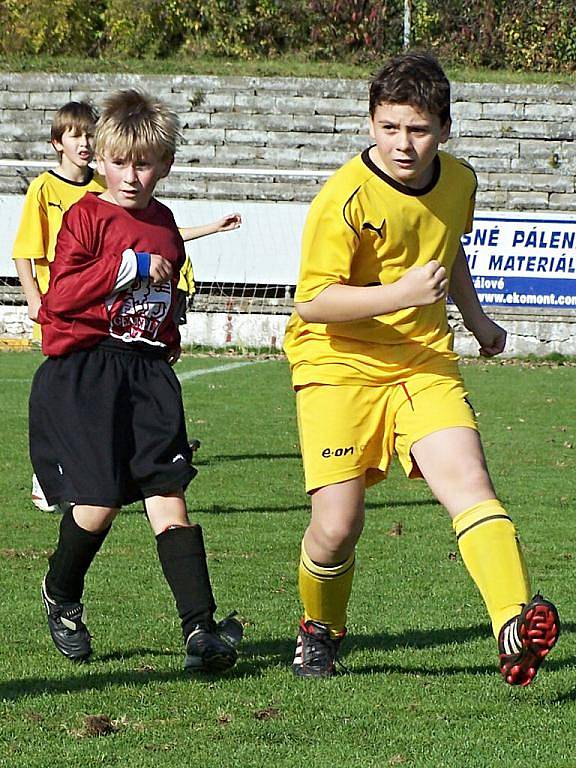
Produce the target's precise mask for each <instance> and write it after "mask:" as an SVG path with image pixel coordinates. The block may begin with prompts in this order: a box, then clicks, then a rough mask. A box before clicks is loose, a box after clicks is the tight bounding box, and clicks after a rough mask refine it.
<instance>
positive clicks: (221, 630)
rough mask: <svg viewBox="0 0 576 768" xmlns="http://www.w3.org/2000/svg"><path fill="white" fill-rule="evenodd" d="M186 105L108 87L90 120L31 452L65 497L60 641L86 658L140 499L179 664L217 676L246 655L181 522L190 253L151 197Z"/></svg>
mask: <svg viewBox="0 0 576 768" xmlns="http://www.w3.org/2000/svg"><path fill="white" fill-rule="evenodd" d="M179 135H180V131H179V124H178V118H177V116H176V115H175V114H174V113H173V112H172V111H170V110H169V109H168V108H167V107H166V105H165V104H163V103H161V102H156V101H154V100H152V99H151V98H150V97H148V96H146V95H144V94H142V93H139V92H138V91H120V92H118V93H116V94H114V95H113V96H111V97H110V98H109V99H107V101H106V102H105V104H104V109H103V112H102V114H101V117H100V119H99V121H98V124H97V129H96V137H95V143H96V155H97V164H98V171H99V172H100V173H101V174H102V175H103V176H104V177H105V178H106V185H107V189H106V191H105V192H103V193H102V194H100V195H98V194H92V193H89V194H87V195H85V197H84V198H83V199H82V200H81V201H80V202H78V203H77V204H76V205H74V206H73V207H72V208H71V209H70V210H69V211H68V212H67V213H66V215H65V216H64V220H63V223H62V227H61V229H60V233H59V236H58V243H57V248H56V258H55V260H54V262H53V264H52V266H51V270H50V286H49V289H48V292H47V293H46V294H45V296H43V297H42V305H41V307H40V310H39V312H38V320H39V322H40V324H41V326H42V349H43V352H44V353H45V354H46V355H47V356H48V359H47V360H45V361H44V363H43V364H42V365H41V366H40V368H39V369H38V371H37V373H36V375H35V377H34V381H33V384H32V391H31V395H30V454H31V458H32V464H33V466H34V470H35V472H36V474H37V476H38V479H39V481H40V483H41V485H42V487H43V489H44V491H45V493H46V497H47V499H48V502H49V503H51V504H55V503H62V502H65V501H70V502H72V503H73V505H74V506H73V507H72V509H70V510H68V511H66V512H65V513H64V515H63V518H62V521H61V525H60V536H59V540H58V546H57V548H56V550H55V552H54V554H53V555H52V556H51V557H50V561H49V570H48V573H47V575H46V578H45V579H44V582H43V584H42V598H43V601H44V605H45V608H46V611H47V615H48V625H49V629H50V633H51V636H52V640H53V641H54V644H55V645H56V647H57V649H58V650H59V651H60V652H61V653H62V654H63V655H65V656H66V657H67V658H69V659H72V660H76V661H83V660H85V659H87V658H88V657H89V656H90V654H91V652H92V647H91V638H90V634H89V632H88V629H87V628H86V625H85V624H84V620H83V605H82V602H81V599H82V594H83V590H84V578H85V575H86V573H87V571H88V568H89V567H90V564H91V563H92V561H93V559H94V557H95V556H96V554H97V552H98V550H99V549H100V547H101V546H102V544H103V542H104V539H105V538H106V535H107V534H108V532H109V530H110V527H111V524H112V522H113V520H114V518H115V517H116V515H117V514H118V512H119V510H120V508H121V507H122V506H123V505H124V504H128V503H131V502H133V501H136V500H139V499H142V500H143V501H144V505H145V509H146V514H147V516H148V519H149V522H150V525H151V527H152V530H153V532H154V534H155V536H156V542H157V548H158V555H159V559H160V563H161V566H162V569H163V572H164V575H165V577H166V580H167V581H168V584H169V586H170V588H171V590H172V592H173V595H174V598H175V601H176V606H177V609H178V613H179V616H180V619H181V623H182V629H183V633H184V642H185V646H186V658H185V662H184V664H185V668H186V669H188V670H191V671H193V670H201V671H206V672H220V671H224V670H226V669H229V668H230V667H232V666H233V665H234V663H235V662H236V658H237V651H236V648H235V643H234V642H231V638H230V634H231V632H230V626H229V621H227V620H224V622H220V623H219V624H216V623H215V621H214V618H213V617H214V612H215V608H216V606H215V602H214V597H213V594H212V588H211V584H210V578H209V574H208V568H207V563H206V553H205V549H204V543H203V539H202V531H201V529H200V527H199V526H198V525H191V524H190V522H189V520H188V514H187V510H186V502H185V498H184V489H185V487H186V486H187V485H188V483H189V482H190V480H191V479H192V478H193V477H194V475H195V474H196V471H195V469H194V468H193V467H192V466H191V464H190V449H189V445H188V440H187V436H186V429H185V421H184V414H183V408H182V397H181V391H180V386H179V383H178V380H177V379H176V376H175V375H174V372H173V370H172V368H171V365H170V363H171V362H174V361H175V360H177V358H178V355H179V352H180V349H179V343H180V338H179V332H178V327H177V324H176V322H175V320H174V316H173V309H174V302H175V296H176V286H177V283H178V276H179V271H180V268H181V266H182V264H183V263H184V259H185V252H184V245H183V241H182V237H181V235H180V233H179V231H178V228H177V226H176V224H175V222H174V218H173V216H172V214H171V212H170V211H169V209H168V208H167V207H166V206H164V205H162V204H161V203H159V202H158V201H157V200H155V199H154V197H153V194H154V189H155V186H156V184H157V182H158V181H159V180H160V179H161V178H163V177H165V176H166V175H167V174H168V173H169V171H170V167H171V165H172V162H173V159H174V153H175V150H176V143H177V140H178V138H179Z"/></svg>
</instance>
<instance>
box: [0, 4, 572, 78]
mask: <svg viewBox="0 0 576 768" xmlns="http://www.w3.org/2000/svg"><path fill="white" fill-rule="evenodd" d="M404 5H405V2H404V0H51V2H50V3H47V2H46V1H45V0H0V23H1V24H2V29H3V35H2V38H1V40H0V52H1V53H2V54H4V55H10V54H15V53H16V54H20V55H36V54H49V55H58V56H64V55H74V56H88V57H100V58H107V57H110V58H113V57H125V58H129V57H132V58H135V59H146V58H150V59H158V58H166V57H170V56H176V55H178V56H182V55H188V56H190V57H194V56H198V55H212V56H222V57H226V58H235V59H249V58H257V57H273V56H277V55H281V54H284V53H300V54H304V55H306V56H309V57H310V58H315V59H341V60H343V61H346V62H349V63H366V62H376V63H377V62H379V61H381V60H382V58H384V57H385V56H387V55H389V54H392V53H397V52H398V51H400V50H401V47H402V37H403V19H404ZM411 8H412V30H411V33H412V34H411V40H412V44H413V46H415V47H420V48H427V49H429V50H432V51H435V52H436V53H437V54H438V56H439V57H440V59H441V60H442V61H443V62H444V63H445V64H451V65H464V66H475V67H478V66H481V67H488V68H493V69H499V68H509V69H517V70H532V71H568V72H570V71H574V69H576V5H575V4H574V2H573V0H523V2H522V3H518V2H517V0H467V2H466V3H462V2H461V0H411Z"/></svg>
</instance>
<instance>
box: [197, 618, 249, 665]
mask: <svg viewBox="0 0 576 768" xmlns="http://www.w3.org/2000/svg"><path fill="white" fill-rule="evenodd" d="M226 621H227V619H224V620H223V621H222V622H220V624H218V625H217V624H215V623H214V622H210V623H202V624H196V626H195V628H194V629H193V630H192V632H190V634H189V635H188V637H187V638H186V658H185V659H184V669H185V670H186V671H187V672H208V673H211V674H219V673H220V672H226V671H227V670H228V669H231V668H232V667H233V666H234V664H236V660H237V659H238V652H237V650H236V647H235V645H234V643H233V642H232V641H231V640H229V639H228V635H227V633H226V632H225V631H222V629H221V627H222V624H223V623H224V622H226ZM233 621H234V623H235V624H236V623H237V624H240V622H238V621H237V620H236V619H233ZM240 626H242V625H240ZM238 642H240V639H239V640H238Z"/></svg>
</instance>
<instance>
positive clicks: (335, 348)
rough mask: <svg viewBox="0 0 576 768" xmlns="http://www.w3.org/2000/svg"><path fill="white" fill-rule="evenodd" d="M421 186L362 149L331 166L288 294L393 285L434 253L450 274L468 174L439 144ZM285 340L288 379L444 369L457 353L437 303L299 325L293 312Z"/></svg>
mask: <svg viewBox="0 0 576 768" xmlns="http://www.w3.org/2000/svg"><path fill="white" fill-rule="evenodd" d="M433 170H434V173H433V178H432V180H431V181H430V183H429V184H428V185H427V187H425V188H423V189H418V190H416V189H412V188H410V187H406V186H404V185H402V184H400V183H399V182H397V181H396V180H395V179H392V178H391V177H389V176H387V175H386V174H385V173H384V172H383V171H382V170H380V169H379V168H378V167H377V166H376V165H375V164H374V163H373V161H372V160H371V159H370V156H369V150H368V149H366V150H364V152H362V154H360V155H357V156H356V157H354V158H353V159H352V160H350V161H349V162H348V163H346V165H344V166H343V167H342V168H340V169H339V170H338V171H337V172H336V173H335V174H334V175H333V176H332V177H331V178H330V179H329V180H328V181H327V183H326V184H325V185H324V187H323V188H322V190H321V191H320V193H319V194H318V195H317V197H316V198H315V199H314V201H313V202H312V205H311V207H310V211H309V213H308V217H307V220H306V225H305V227H304V233H303V240H302V260H301V265H300V276H299V281H298V286H297V289H296V295H295V300H296V301H297V302H306V301H310V300H312V299H313V298H314V297H315V296H317V295H318V294H319V293H321V291H323V290H324V289H325V288H326V287H328V286H329V285H332V284H334V283H336V284H338V283H341V284H345V285H354V286H368V285H378V284H388V283H394V282H396V281H397V280H399V279H400V278H401V277H402V276H403V275H404V274H405V272H406V271H407V270H408V269H410V268H412V267H415V266H421V265H423V264H426V263H427V262H429V261H431V260H432V259H436V260H438V261H439V262H440V263H441V264H443V265H444V266H445V267H446V270H447V272H448V276H450V273H451V269H452V266H453V264H454V260H455V258H456V254H457V252H458V248H459V245H460V238H461V237H462V235H463V234H464V233H465V232H469V231H470V230H471V228H472V217H473V213H474V200H475V193H476V177H475V174H474V171H473V170H472V168H471V167H470V166H469V165H467V164H466V163H464V162H463V161H461V160H458V159H456V158H454V157H452V156H451V155H449V154H447V153H446V152H439V153H438V156H437V157H436V159H435V161H434V169H433ZM284 348H285V351H286V354H287V355H288V359H289V361H290V365H291V368H292V376H293V383H294V385H295V386H301V385H304V384H310V383H319V384H322V383H326V384H338V383H351V384H352V383H359V382H365V383H367V384H386V383H392V382H396V381H401V380H403V379H405V378H406V377H407V376H409V375H410V374H411V373H414V372H416V371H435V372H437V373H446V374H451V373H452V372H455V371H456V360H457V355H456V354H455V353H454V352H453V349H452V333H451V331H450V328H449V326H448V321H447V317H446V306H445V302H444V301H440V302H437V303H436V304H433V305H430V306H426V307H409V308H407V309H403V310H399V311H397V312H391V313H389V314H386V315H380V316H379V317H375V318H372V319H368V320H360V321H354V322H346V323H329V324H322V323H306V322H304V321H303V320H302V319H301V318H300V317H299V315H298V314H297V313H296V312H294V313H293V315H292V317H291V318H290V321H289V323H288V327H287V330H286V338H285V343H284Z"/></svg>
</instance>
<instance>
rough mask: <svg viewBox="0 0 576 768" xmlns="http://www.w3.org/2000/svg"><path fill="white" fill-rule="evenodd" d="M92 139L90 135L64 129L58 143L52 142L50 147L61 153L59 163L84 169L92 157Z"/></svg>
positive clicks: (71, 129)
mask: <svg viewBox="0 0 576 768" xmlns="http://www.w3.org/2000/svg"><path fill="white" fill-rule="evenodd" d="M92 139H93V134H92V133H87V132H85V131H80V130H78V129H76V128H66V130H65V131H64V133H63V134H62V138H61V139H60V141H56V140H54V141H53V142H52V145H53V147H54V149H55V150H56V152H61V153H62V159H61V163H63V164H67V163H68V164H70V165H73V166H76V167H77V168H86V166H87V165H88V164H89V163H90V161H91V160H92V158H93V157H94V149H93V147H92Z"/></svg>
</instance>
